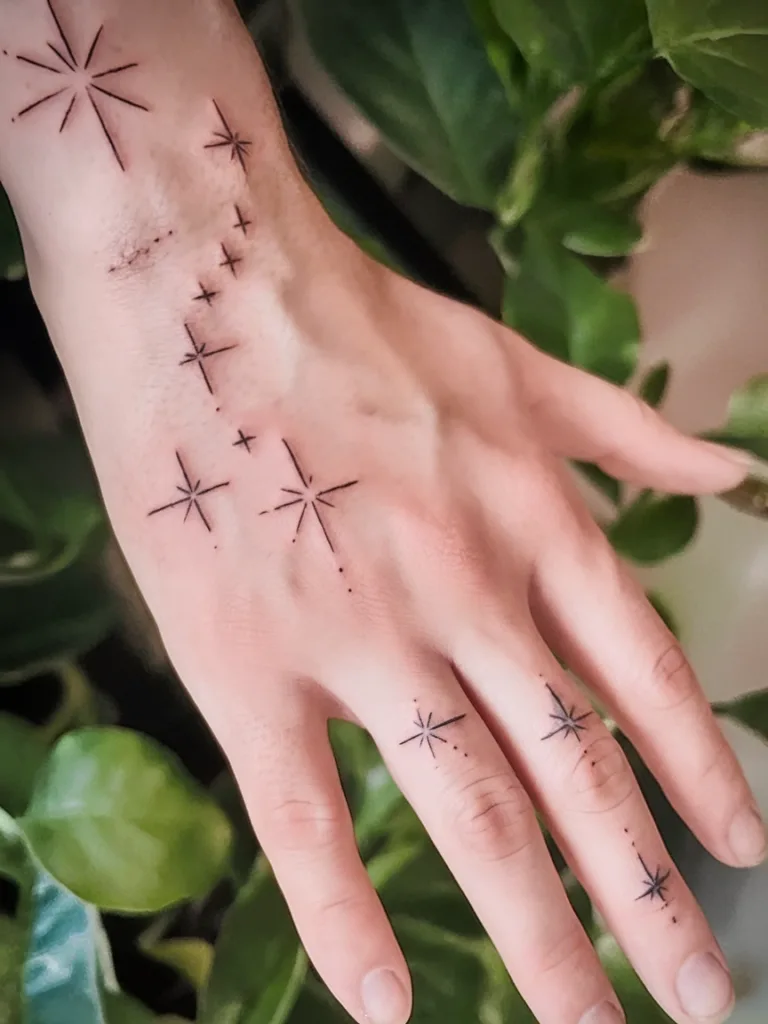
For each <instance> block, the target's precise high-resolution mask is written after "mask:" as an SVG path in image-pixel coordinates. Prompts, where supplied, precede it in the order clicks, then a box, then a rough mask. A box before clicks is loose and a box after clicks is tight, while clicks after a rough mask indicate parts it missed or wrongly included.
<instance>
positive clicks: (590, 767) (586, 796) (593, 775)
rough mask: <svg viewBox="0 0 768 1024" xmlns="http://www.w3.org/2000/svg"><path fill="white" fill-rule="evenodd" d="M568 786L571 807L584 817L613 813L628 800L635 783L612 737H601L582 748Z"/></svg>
mask: <svg viewBox="0 0 768 1024" xmlns="http://www.w3.org/2000/svg"><path fill="white" fill-rule="evenodd" d="M571 787H572V799H573V801H574V806H575V808H576V809H577V810H579V811H581V812H583V813H586V814H603V813H606V812H610V811H615V810H616V809H617V808H619V807H621V806H622V805H623V804H624V803H626V801H627V800H629V799H630V798H631V796H632V794H633V793H634V792H635V787H636V780H635V777H634V775H633V773H632V769H631V767H630V765H629V762H628V761H627V758H626V757H625V755H624V752H623V751H622V749H621V747H620V746H619V745H618V743H616V741H615V740H614V739H613V737H612V736H609V735H605V736H601V737H600V738H599V739H596V740H594V741H593V742H592V743H590V744H589V746H587V747H586V748H585V749H584V751H583V752H582V753H581V755H580V756H579V759H578V761H577V762H576V765H575V767H574V769H573V771H572V773H571Z"/></svg>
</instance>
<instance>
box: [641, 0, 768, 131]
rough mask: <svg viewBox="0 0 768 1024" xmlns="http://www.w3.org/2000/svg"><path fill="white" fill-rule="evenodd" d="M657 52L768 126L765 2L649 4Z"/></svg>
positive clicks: (714, 95) (666, 0)
mask: <svg viewBox="0 0 768 1024" xmlns="http://www.w3.org/2000/svg"><path fill="white" fill-rule="evenodd" d="M647 4H648V12H649V15H650V20H651V28H652V31H653V41H654V43H655V45H656V49H657V50H658V51H659V53H661V54H662V55H663V56H665V57H666V58H667V59H668V60H669V62H670V63H671V64H672V66H673V67H674V68H675V70H676V71H677V72H678V74H680V75H681V76H682V77H683V78H685V79H686V80H687V81H689V82H691V83H692V84H693V85H695V86H696V87H697V88H699V89H701V91H702V92H704V93H706V95H707V96H709V97H711V99H713V100H714V101H715V102H716V103H719V104H721V105H722V106H723V107H725V109H726V110H730V111H731V112H732V113H734V114H736V115H737V116H738V117H740V118H743V119H744V120H745V121H747V122H748V123H750V124H751V125H753V126H754V127H765V126H767V125H768V8H766V5H765V3H764V2H763V0H709V2H708V3H704V4H702V3H700V2H698V0H647Z"/></svg>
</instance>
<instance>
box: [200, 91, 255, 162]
mask: <svg viewBox="0 0 768 1024" xmlns="http://www.w3.org/2000/svg"><path fill="white" fill-rule="evenodd" d="M213 105H214V107H215V108H216V113H217V114H218V115H219V120H220V121H221V125H222V128H223V129H224V130H223V131H215V132H214V133H213V138H214V141H213V142H209V143H207V145H206V146H204V149H221V148H223V147H227V148H228V149H229V151H230V156H231V159H232V162H233V163H234V161H235V160H237V161H238V162H239V163H240V166H241V167H242V169H243V171H244V172H246V173H247V168H246V166H245V158H246V156H248V150H249V148H250V146H251V143H250V142H249V141H248V139H243V138H241V137H240V134H239V132H234V131H232V129H231V128H230V126H229V122H228V121H227V119H226V117H224V114H223V113H222V111H221V107H220V106H219V104H218V103H217V102H216V100H214V101H213Z"/></svg>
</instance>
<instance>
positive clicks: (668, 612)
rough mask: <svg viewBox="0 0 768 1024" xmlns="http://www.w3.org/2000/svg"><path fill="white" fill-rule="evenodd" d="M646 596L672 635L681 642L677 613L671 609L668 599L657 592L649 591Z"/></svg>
mask: <svg viewBox="0 0 768 1024" xmlns="http://www.w3.org/2000/svg"><path fill="white" fill-rule="evenodd" d="M645 596H646V597H647V598H648V600H649V602H650V603H651V605H652V607H653V609H654V610H655V612H656V614H657V615H658V616H659V618H660V619H661V621H662V622H663V623H664V625H665V626H666V627H667V629H668V630H669V631H670V633H672V635H673V636H676V637H677V639H678V640H679V639H680V626H679V624H678V621H677V619H676V618H675V613H674V612H673V611H672V609H671V608H670V607H669V603H668V601H667V600H666V598H664V597H662V596H661V594H659V593H657V592H656V591H655V590H649V591H647V592H646V595H645Z"/></svg>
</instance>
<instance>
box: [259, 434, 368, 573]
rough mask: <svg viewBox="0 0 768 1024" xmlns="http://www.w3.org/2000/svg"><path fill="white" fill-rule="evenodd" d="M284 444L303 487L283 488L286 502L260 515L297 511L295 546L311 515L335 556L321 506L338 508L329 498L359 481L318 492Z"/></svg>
mask: <svg viewBox="0 0 768 1024" xmlns="http://www.w3.org/2000/svg"><path fill="white" fill-rule="evenodd" d="M283 444H284V445H285V449H286V451H287V452H288V455H289V456H290V459H291V462H292V463H293V468H294V469H295V471H296V476H297V477H298V482H299V483H300V484H301V487H300V488H296V487H281V488H280V490H281V491H282V492H283V494H286V495H288V497H287V498H286V500H285V501H282V502H281V503H280V504H279V505H275V507H274V508H267V509H264V511H263V512H260V513H259V515H262V516H266V515H269V514H270V513H272V512H283V511H285V510H286V509H290V508H292V509H295V511H296V512H298V513H299V518H298V520H297V521H296V528H295V530H294V534H293V543H294V544H295V543H296V540H297V538H298V536H299V533H300V532H301V528H302V526H303V525H304V523H305V522H306V519H307V513H309V514H310V516H311V517H312V518H314V519H315V520H316V521H317V523H318V524H319V526H320V529H321V531H322V534H323V537H324V538H325V542H326V544H327V545H328V548H329V550H330V551H331V553H332V554H334V555H335V554H336V548H335V546H334V543H333V541H332V540H331V535H330V533H329V531H328V526H327V524H326V522H325V519H324V514H323V511H322V510H321V508H320V506H323V508H324V509H325V508H336V506H335V505H334V504H333V502H331V501H329V500H328V499H329V497H330V496H331V495H332V494H338V493H339V492H340V491H346V490H348V489H349V488H350V487H355V486H356V485H357V484H358V483H359V481H358V480H347V482H346V483H343V484H335V485H334V486H333V487H325V488H323V490H318V489H317V488H316V487H313V486H312V480H313V478H312V477H311V476H306V475H305V473H304V470H303V469H302V468H301V465H300V463H299V460H298V458H297V457H296V454H295V453H294V451H293V449H292V448H291V446H290V445H289V444H288V442H287V441H286V440H283ZM339 572H344V569H343V568H342V567H341V566H339Z"/></svg>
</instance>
